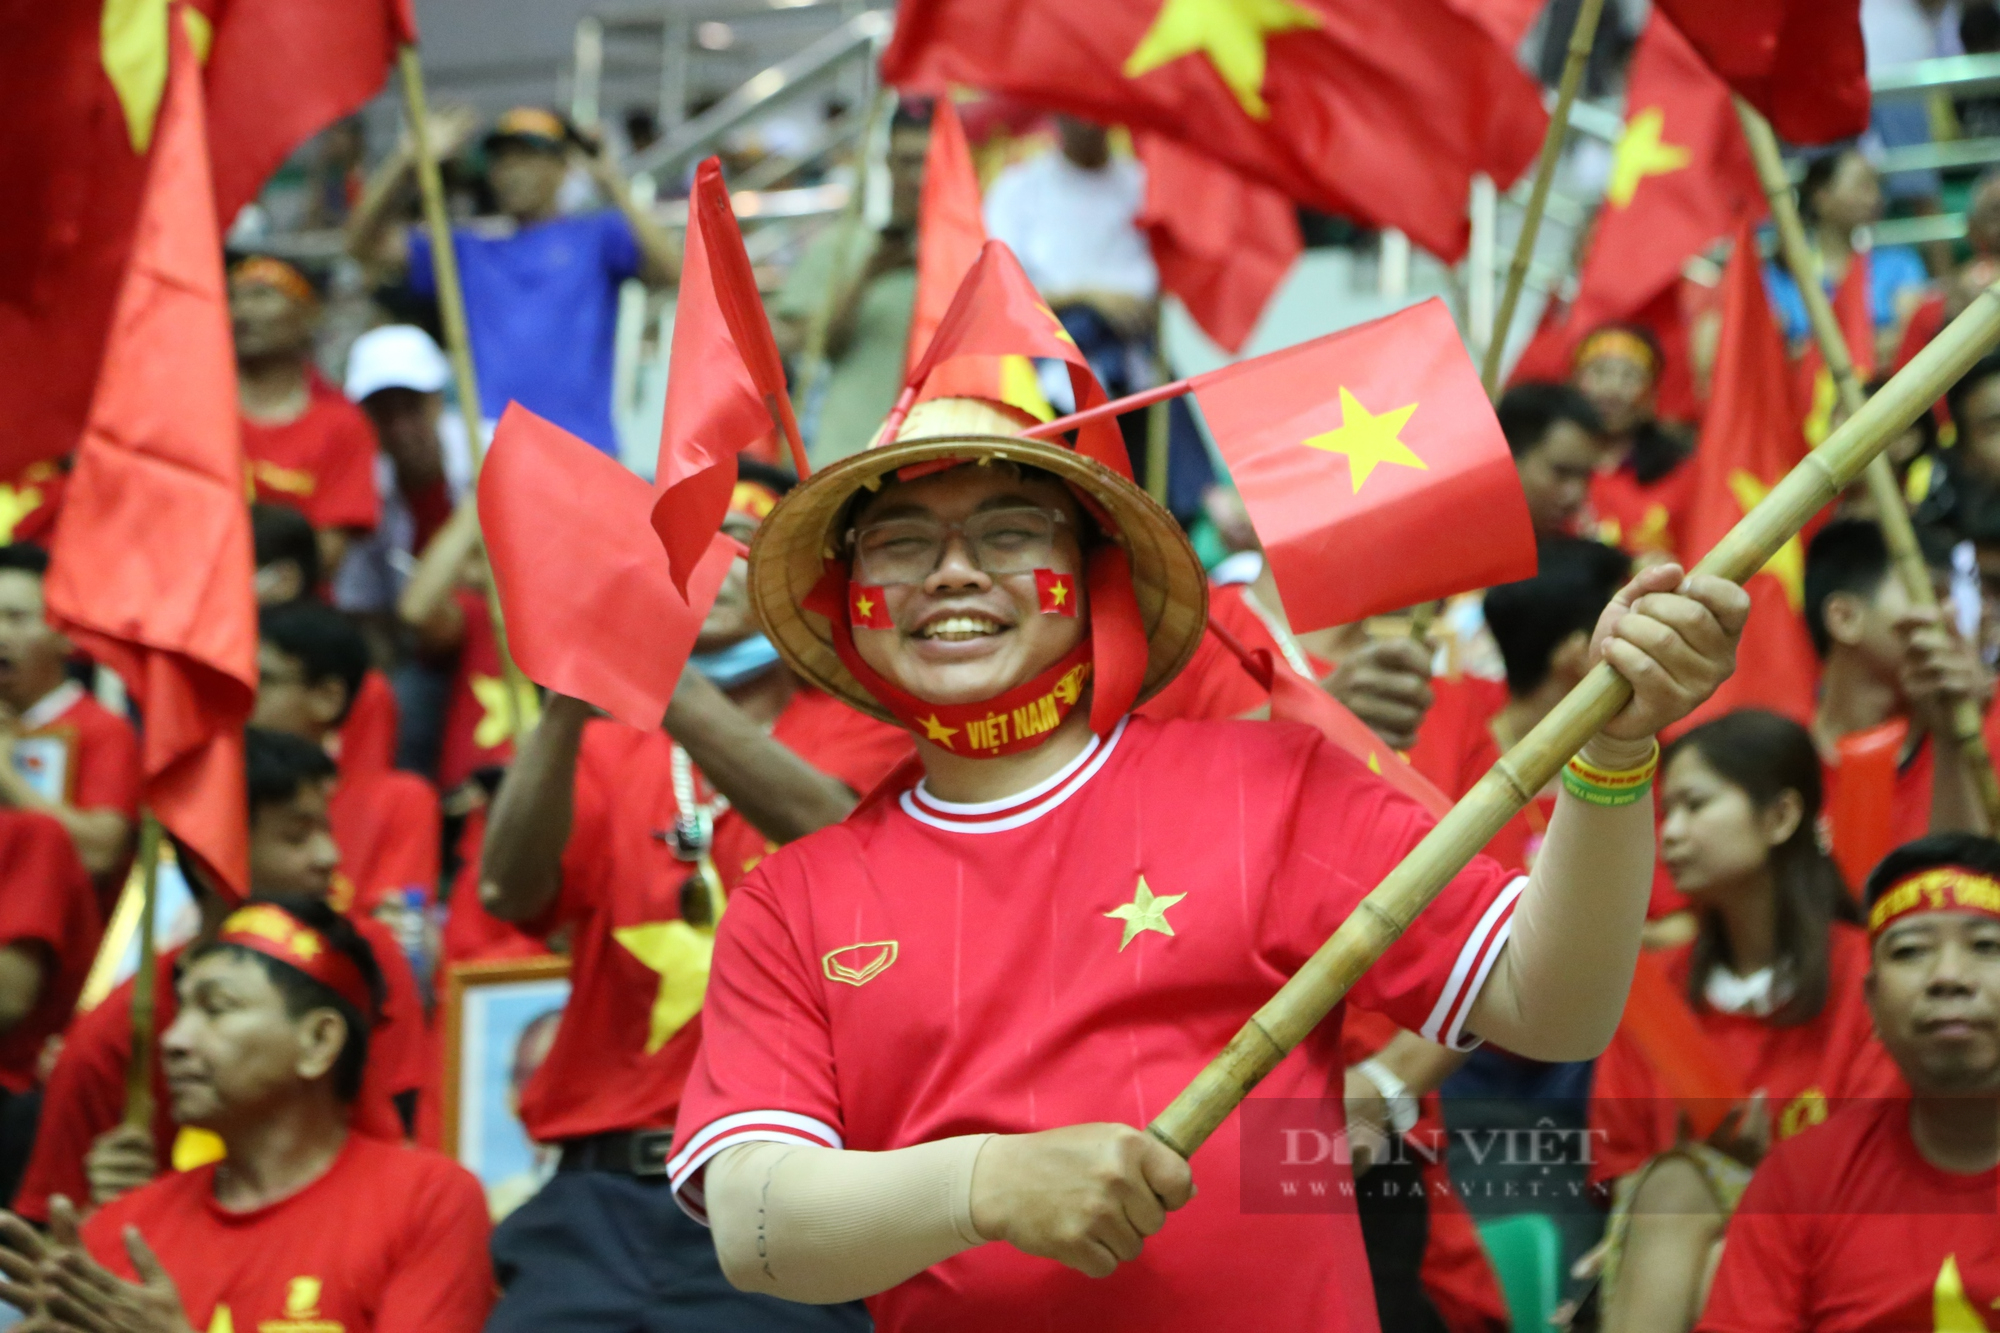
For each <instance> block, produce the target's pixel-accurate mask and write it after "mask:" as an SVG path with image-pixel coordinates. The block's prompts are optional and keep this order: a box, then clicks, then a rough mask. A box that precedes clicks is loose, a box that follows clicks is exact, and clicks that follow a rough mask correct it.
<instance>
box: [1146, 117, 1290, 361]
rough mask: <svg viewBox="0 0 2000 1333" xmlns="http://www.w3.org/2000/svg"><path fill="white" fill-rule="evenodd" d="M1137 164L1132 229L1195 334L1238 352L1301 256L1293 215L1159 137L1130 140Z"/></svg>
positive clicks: (1279, 197)
mask: <svg viewBox="0 0 2000 1333" xmlns="http://www.w3.org/2000/svg"><path fill="white" fill-rule="evenodd" d="M1133 143H1134V147H1135V148H1136V149H1137V151H1138V156H1139V160H1140V161H1141V162H1143V163H1144V164H1145V166H1146V202H1145V205H1144V206H1143V207H1142V208H1141V209H1140V210H1139V217H1138V223H1139V226H1140V228H1141V229H1142V230H1143V231H1145V233H1146V239H1147V242H1148V243H1149V244H1150V245H1151V247H1152V251H1153V264H1154V266H1155V267H1157V268H1158V269H1159V271H1160V288H1161V290H1163V291H1167V292H1171V293H1173V294H1174V295H1175V296H1178V297H1179V298H1180V299H1181V304H1183V305H1185V306H1186V307H1187V310H1188V314H1190V315H1192V316H1194V322H1195V323H1197V324H1199V325H1201V328H1202V332H1204V333H1206V334H1207V335H1208V336H1209V337H1210V338H1213V339H1214V340H1215V342H1216V343H1217V345H1218V346H1220V347H1222V348H1223V349H1224V350H1225V351H1228V352H1231V353H1235V352H1240V351H1242V350H1243V344H1244V343H1246V342H1248V341H1249V339H1250V333H1251V330H1253V329H1255V328H1256V327H1257V320H1258V318H1259V317H1260V316H1261V315H1262V314H1263V313H1264V307H1265V306H1267V305H1269V304H1270V302H1271V297H1272V296H1273V295H1274V294H1276V292H1277V290H1278V287H1279V285H1280V284H1282V283H1283V282H1284V280H1285V275H1286V274H1288V273H1290V272H1291V271H1292V264H1293V262H1294V261H1296V260H1297V259H1298V257H1299V253H1300V251H1302V250H1304V249H1305V238H1304V237H1302V236H1301V235H1300V234H1299V216H1298V211H1297V210H1296V209H1295V208H1294V207H1293V205H1292V201H1291V200H1289V199H1287V198H1286V197H1285V196H1284V194H1283V193H1282V192H1280V191H1278V190H1275V189H1272V188H1271V187H1270V186H1268V185H1265V184H1263V183H1262V182H1260V181H1253V180H1251V179H1249V178H1248V177H1246V176H1244V175H1243V174H1242V173H1241V172H1239V171H1237V170H1235V169H1234V168H1231V167H1226V166H1224V165H1222V164H1221V163H1220V162H1217V161H1216V160H1215V159H1214V158H1211V157H1209V156H1207V155H1206V154H1204V153H1200V152H1197V151H1196V150H1195V149H1192V148H1189V147H1188V146H1186V145H1185V144H1183V143H1182V142H1181V141H1180V140H1178V139H1169V138H1167V137H1166V136H1165V135H1161V134H1152V133H1146V134H1139V135H1135V136H1134V140H1133Z"/></svg>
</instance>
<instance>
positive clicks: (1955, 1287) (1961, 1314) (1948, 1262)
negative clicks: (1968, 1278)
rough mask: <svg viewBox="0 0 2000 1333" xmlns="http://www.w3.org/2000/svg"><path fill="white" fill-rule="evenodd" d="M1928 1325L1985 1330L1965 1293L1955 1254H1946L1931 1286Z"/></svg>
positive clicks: (1956, 1332)
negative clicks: (1929, 1323)
mask: <svg viewBox="0 0 2000 1333" xmlns="http://www.w3.org/2000/svg"><path fill="white" fill-rule="evenodd" d="M1931 1327H1932V1328H1933V1329H1935V1330H1936V1333H1987V1331H1986V1321H1985V1320H1983V1319H1981V1318H1980V1317H1979V1307H1978V1306H1976V1305H1974V1304H1973V1303H1972V1301H1971V1299H1970V1298H1968V1297H1967V1296H1966V1294H1965V1278H1964V1277H1963V1276H1961V1275H1960V1273H1959V1271H1958V1255H1957V1254H1947V1255H1946V1256H1945V1257H1944V1266H1943V1267H1941V1268H1939V1269H1938V1275H1937V1282H1936V1283H1935V1284H1934V1285H1933V1286H1932V1287H1931Z"/></svg>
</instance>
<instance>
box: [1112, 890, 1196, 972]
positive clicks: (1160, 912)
mask: <svg viewBox="0 0 2000 1333" xmlns="http://www.w3.org/2000/svg"><path fill="white" fill-rule="evenodd" d="M1185 897H1187V895H1186V894H1185V893H1171V894H1165V895H1156V894H1155V893H1154V892H1153V891H1152V889H1150V888H1148V887H1147V885H1146V877H1145V876H1144V875H1141V876H1139V887H1138V888H1137V889H1135V890H1134V891H1133V893H1132V901H1131V902H1129V903H1120V904H1119V905H1118V906H1116V907H1114V908H1112V909H1111V910H1110V911H1108V912H1106V913H1105V914H1104V915H1106V916H1108V917H1114V918H1116V919H1118V920H1120V921H1123V922H1124V923H1125V934H1124V936H1123V937H1122V938H1121V939H1120V940H1119V941H1118V952H1119V953H1124V952H1125V946H1126V945H1128V944H1130V943H1131V942H1132V941H1133V940H1135V939H1137V938H1138V937H1139V932H1140V931H1142V930H1157V931H1158V932H1160V934H1162V935H1171V934H1173V933H1174V928H1173V924H1172V923H1171V922H1169V921H1168V920H1167V909H1168V908H1169V907H1172V906H1173V905H1174V904H1175V903H1177V902H1179V901H1180V900H1181V899H1183V898H1185Z"/></svg>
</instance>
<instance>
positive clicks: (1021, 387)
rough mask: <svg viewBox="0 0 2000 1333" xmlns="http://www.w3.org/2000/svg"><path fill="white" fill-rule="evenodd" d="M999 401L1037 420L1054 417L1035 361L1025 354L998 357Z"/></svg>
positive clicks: (1047, 419)
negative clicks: (1036, 372)
mask: <svg viewBox="0 0 2000 1333" xmlns="http://www.w3.org/2000/svg"><path fill="white" fill-rule="evenodd" d="M1056 322H1057V323H1061V322H1062V321H1060V320H1058V321H1056ZM1071 341H1072V342H1074V341H1075V339H1071ZM1000 401H1001V402H1003V403H1005V404H1007V405H1008V406H1009V407H1018V408H1020V409H1021V410H1022V411H1023V412H1026V413H1027V414H1028V415H1029V416H1031V417H1033V418H1034V419H1035V420H1037V421H1054V420H1055V419H1056V410H1055V409H1054V408H1053V407H1050V406H1049V400H1048V399H1047V398H1046V397H1045V396H1043V394H1042V382H1041V380H1040V379H1039V378H1038V377H1037V376H1036V374H1035V363H1034V362H1033V361H1030V360H1029V359H1028V358H1027V357H1025V356H1003V357H1001V358H1000Z"/></svg>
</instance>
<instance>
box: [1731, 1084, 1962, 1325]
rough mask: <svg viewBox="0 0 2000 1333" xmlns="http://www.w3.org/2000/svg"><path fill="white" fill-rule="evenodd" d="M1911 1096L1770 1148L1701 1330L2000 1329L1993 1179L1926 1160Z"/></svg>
mask: <svg viewBox="0 0 2000 1333" xmlns="http://www.w3.org/2000/svg"><path fill="white" fill-rule="evenodd" d="M1907 1097H1908V1094H1907V1093H1905V1094H1903V1095H1902V1096H1901V1097H1891V1098H1884V1099H1880V1100H1874V1101H1867V1102H1862V1103H1859V1104H1857V1105H1853V1106H1847V1107H1843V1108H1841V1109H1840V1110H1839V1111H1837V1112H1835V1113H1834V1115H1833V1116H1832V1117H1831V1118H1830V1119H1829V1120H1827V1122H1826V1123H1825V1124H1823V1125H1821V1126H1819V1127H1818V1128H1816V1129H1814V1130H1813V1131H1812V1132H1810V1133H1807V1134H1801V1135H1799V1136H1798V1137H1796V1138H1793V1139H1790V1140H1788V1141H1787V1142H1784V1143H1780V1144H1779V1145H1777V1147H1775V1148H1773V1149H1772V1150H1771V1155H1770V1156H1769V1157H1766V1158H1765V1159H1764V1162H1763V1165H1761V1166H1759V1167H1758V1168H1757V1174H1756V1175H1755V1176H1753V1177H1752V1178H1751V1180H1750V1188H1749V1189H1748V1190H1746V1191H1745V1192H1744V1195H1743V1200H1742V1202H1741V1203H1739V1204H1738V1205H1737V1207H1736V1213H1735V1215H1734V1216H1733V1217H1731V1218H1730V1220H1729V1234H1728V1237H1727V1239H1726V1242H1725V1243H1724V1245H1723V1247H1722V1265H1721V1267H1720V1268H1718V1269H1717V1270H1716V1274H1715V1281H1714V1284H1713V1285H1712V1286H1711V1287H1710V1288H1709V1296H1708V1305H1707V1308H1706V1309H1704V1310H1703V1311H1702V1315H1701V1323H1700V1324H1699V1326H1698V1327H1699V1330H1700V1333H1903V1330H1910V1331H1911V1333H1919V1331H1920V1333H1931V1331H1932V1330H1945V1329H1962V1330H1972V1329H1982V1328H1991V1327H1993V1326H1994V1324H1995V1323H1996V1322H2000V1320H1996V1319H1995V1317H1994V1314H1993V1312H1994V1311H1995V1310H2000V1225H1996V1224H1995V1216H1996V1214H2000V1172H1996V1171H1982V1172H1980V1173H1979V1174H1977V1175H1969V1176H1962V1175H1955V1174H1952V1173H1950V1172H1946V1171H1940V1170H1939V1169H1938V1168H1937V1167H1935V1166H1932V1165H1931V1164H1930V1163H1929V1162H1927V1161H1925V1160H1924V1158H1923V1155H1922V1154H1921V1153H1919V1152H1918V1151H1917V1145H1916V1142H1915V1140H1913V1139H1912V1138H1911V1137H1910V1104H1909V1102H1908V1100H1907Z"/></svg>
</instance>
